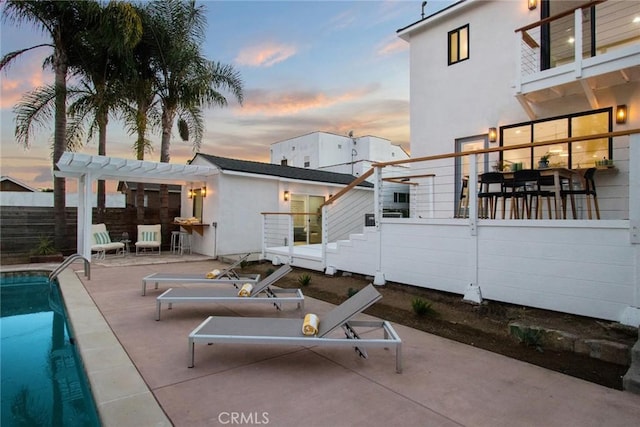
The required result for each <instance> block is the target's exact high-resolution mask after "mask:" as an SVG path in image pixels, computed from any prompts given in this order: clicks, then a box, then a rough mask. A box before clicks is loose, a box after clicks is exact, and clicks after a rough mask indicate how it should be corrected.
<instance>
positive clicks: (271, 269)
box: [265, 268, 275, 277]
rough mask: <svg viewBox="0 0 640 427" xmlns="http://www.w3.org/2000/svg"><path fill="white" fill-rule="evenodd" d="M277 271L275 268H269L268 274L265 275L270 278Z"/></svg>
mask: <svg viewBox="0 0 640 427" xmlns="http://www.w3.org/2000/svg"><path fill="white" fill-rule="evenodd" d="M274 271H275V270H274V269H273V268H268V269H267V273H266V274H265V277H267V276H270V275H271V273H273V272H274Z"/></svg>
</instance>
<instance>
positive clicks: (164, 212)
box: [160, 107, 175, 230]
mask: <svg viewBox="0 0 640 427" xmlns="http://www.w3.org/2000/svg"><path fill="white" fill-rule="evenodd" d="M174 118H175V109H171V108H166V107H165V108H164V109H163V110H162V145H161V147H160V162H162V163H169V161H170V158H171V156H170V154H169V151H170V148H171V128H172V127H173V120H174ZM160 223H161V224H162V226H163V229H165V230H166V229H167V227H168V226H169V186H168V185H167V184H160Z"/></svg>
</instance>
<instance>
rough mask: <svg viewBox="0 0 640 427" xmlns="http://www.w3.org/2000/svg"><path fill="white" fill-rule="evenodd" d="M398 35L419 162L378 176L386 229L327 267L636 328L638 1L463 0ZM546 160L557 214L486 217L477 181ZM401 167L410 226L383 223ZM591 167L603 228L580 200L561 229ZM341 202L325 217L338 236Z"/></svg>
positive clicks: (339, 253)
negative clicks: (385, 201) (497, 170)
mask: <svg viewBox="0 0 640 427" xmlns="http://www.w3.org/2000/svg"><path fill="white" fill-rule="evenodd" d="M397 34H398V36H399V37H400V38H401V39H403V40H405V41H406V42H407V43H409V47H410V64H409V67H410V76H411V79H410V97H411V99H410V103H411V107H410V113H411V159H409V160H406V161H398V162H387V163H384V164H375V165H373V166H374V167H373V170H372V176H373V177H374V179H373V182H374V184H375V186H376V195H375V198H374V206H373V207H372V210H373V212H374V216H375V221H372V222H371V224H369V225H371V226H368V227H365V228H364V230H363V231H362V232H360V233H354V234H351V235H350V236H348V237H347V238H342V239H340V240H334V239H325V240H324V241H323V242H325V241H326V242H327V243H326V244H325V243H323V245H324V247H323V250H322V252H321V254H320V253H319V258H318V264H319V266H320V267H322V268H324V269H326V270H327V271H328V272H334V271H339V270H344V271H351V272H356V273H361V274H367V275H372V276H374V277H375V278H376V281H377V283H378V284H382V283H384V282H385V281H394V282H399V283H405V284H410V285H414V286H419V287H426V288H431V289H437V290H442V291H446V292H452V293H457V294H460V295H461V296H462V297H464V298H465V299H467V300H470V301H475V302H481V301H483V300H485V299H486V300H495V301H502V302H508V303H513V304H518V305H523V306H530V307H539V308H543V309H548V310H555V311H560V312H566V313H572V314H578V315H583V316H590V317H595V318H600V319H608V320H613V321H618V322H621V323H624V324H627V325H634V326H638V325H640V96H638V94H639V93H640V2H636V1H616V0H609V1H605V2H597V3H595V2H567V1H555V0H538V1H536V2H530V1H527V0H513V1H486V0H464V1H458V2H455V3H453V4H451V6H449V7H448V8H446V9H444V10H441V11H439V12H437V13H435V14H433V15H431V16H427V17H425V18H424V19H421V20H419V21H417V22H413V23H408V25H407V26H406V27H404V28H401V29H399V30H398V32H397ZM546 153H550V154H551V155H552V158H551V167H550V168H548V170H549V172H550V173H551V172H552V174H551V175H550V176H552V179H553V187H552V191H553V195H554V198H553V199H551V204H552V206H551V207H550V208H549V211H550V214H547V212H546V208H545V210H544V213H543V216H542V217H541V219H516V218H517V217H514V216H511V217H510V216H509V215H507V216H506V218H505V219H503V218H501V217H499V216H498V217H497V218H495V219H491V218H482V217H479V216H478V209H477V206H478V205H477V192H476V191H475V189H476V188H478V184H477V183H478V176H479V174H481V173H483V172H486V171H491V169H492V166H493V165H494V164H495V163H496V162H500V163H501V164H503V163H504V164H514V163H519V164H520V166H521V167H522V168H525V169H530V168H538V159H539V158H540V157H542V155H544V154H546ZM603 161H604V163H603ZM596 162H598V163H596ZM603 164H604V165H605V166H602V165H603ZM389 165H393V166H397V165H405V166H408V167H409V168H410V172H409V173H407V174H406V175H405V179H404V180H403V182H404V183H406V184H407V185H410V186H411V190H410V191H411V193H410V194H411V198H410V205H411V208H410V209H411V217H410V218H385V217H384V216H383V215H382V204H381V203H380V200H381V193H382V192H383V188H384V185H385V184H386V181H385V180H384V178H383V177H384V176H385V173H384V169H385V168H386V167H388V166H389ZM595 166H598V167H597V170H596V175H595V176H596V184H597V198H598V201H599V205H600V213H601V218H600V219H596V218H595V217H594V218H593V219H589V218H588V217H587V215H586V209H585V208H584V207H585V203H586V201H585V199H584V197H582V196H579V197H577V202H576V204H577V205H578V209H577V212H576V218H573V217H572V215H571V214H570V213H569V214H568V216H567V218H566V219H565V218H564V217H563V215H562V209H561V205H562V198H561V197H556V196H560V195H561V194H562V191H563V190H564V189H568V188H567V185H571V186H575V187H579V185H578V184H579V183H580V181H581V180H582V174H583V173H584V171H585V170H586V169H587V168H589V167H595ZM541 173H543V172H541ZM544 173H546V172H544ZM561 173H562V174H565V173H566V174H570V176H572V177H573V178H572V179H571V181H567V182H565V181H561V178H562V176H561V175H560V174H561ZM361 176H363V175H361ZM563 176H564V175H563ZM566 179H568V178H566ZM465 181H466V182H467V189H468V191H467V193H466V194H464V193H463V192H462V191H461V190H463V189H464V185H463V184H464V183H465ZM463 195H464V197H461V196H463ZM344 196H345V197H346V196H348V193H347V194H345V195H344ZM461 202H465V206H466V211H465V212H463V214H460V211H461V209H460V207H461ZM340 203H341V198H337V199H335V200H330V201H329V204H328V205H327V206H325V207H324V208H323V209H324V210H323V221H324V224H325V232H327V233H328V234H329V235H331V232H332V227H331V223H332V221H333V218H334V217H337V216H346V215H347V214H346V212H348V210H349V207H348V206H346V205H347V204H345V203H343V204H342V206H341V205H340ZM507 212H508V211H507ZM266 253H267V256H269V255H268V254H269V250H267V251H266ZM292 260H293V261H294V263H295V258H292Z"/></svg>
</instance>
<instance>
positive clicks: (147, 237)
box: [142, 231, 158, 242]
mask: <svg viewBox="0 0 640 427" xmlns="http://www.w3.org/2000/svg"><path fill="white" fill-rule="evenodd" d="M156 234H157V232H155V231H143V232H142V241H143V242H156V241H157V240H158V239H156Z"/></svg>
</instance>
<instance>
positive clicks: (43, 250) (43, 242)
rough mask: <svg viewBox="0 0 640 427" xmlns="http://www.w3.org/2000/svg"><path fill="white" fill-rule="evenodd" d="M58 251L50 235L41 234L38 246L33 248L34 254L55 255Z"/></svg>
mask: <svg viewBox="0 0 640 427" xmlns="http://www.w3.org/2000/svg"><path fill="white" fill-rule="evenodd" d="M57 253H58V251H57V250H56V247H55V246H54V245H53V241H52V240H51V239H50V238H49V237H45V236H41V237H40V242H39V243H38V246H36V248H35V249H34V250H33V254H34V255H54V254H57Z"/></svg>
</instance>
